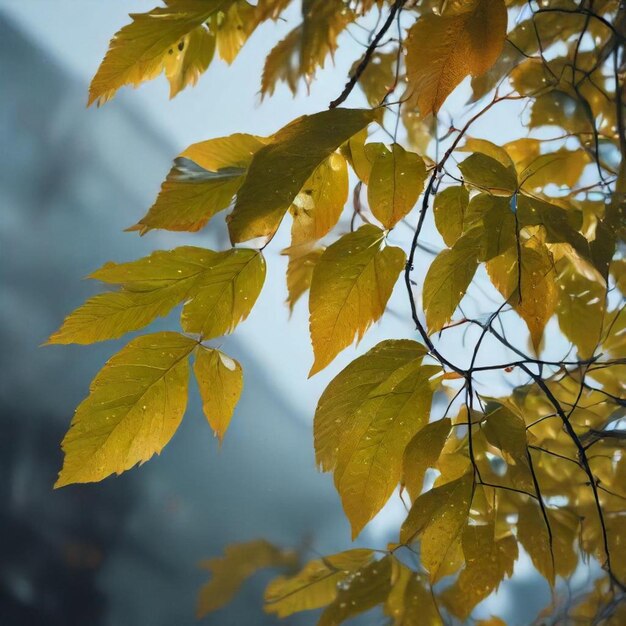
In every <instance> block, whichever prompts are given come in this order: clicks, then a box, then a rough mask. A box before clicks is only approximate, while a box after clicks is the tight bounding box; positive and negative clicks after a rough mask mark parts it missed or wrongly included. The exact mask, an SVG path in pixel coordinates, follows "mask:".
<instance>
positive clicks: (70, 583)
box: [0, 0, 588, 626]
mask: <svg viewBox="0 0 626 626" xmlns="http://www.w3.org/2000/svg"><path fill="white" fill-rule="evenodd" d="M152 4H153V3H151V2H147V1H146V0H106V1H104V0H0V146H1V149H2V167H0V202H1V211H0V255H1V258H0V271H1V283H2V284H1V292H0V293H1V308H0V316H1V318H0V346H1V349H0V360H1V370H2V371H1V376H0V402H1V404H0V408H1V417H0V426H1V435H0V555H1V556H0V625H2V626H18V625H19V626H35V625H46V626H56V625H59V626H61V625H62V626H74V625H76V626H78V625H81V626H84V625H86V624H88V625H89V626H186V625H191V624H194V623H196V621H195V617H194V611H195V599H196V594H197V591H198V588H199V586H200V585H201V583H202V582H203V581H204V580H205V576H206V574H205V573H204V572H202V571H201V570H199V569H198V567H197V564H198V562H199V561H200V560H202V559H206V558H208V557H212V556H216V555H218V554H220V553H221V552H222V550H223V548H224V546H225V545H226V544H228V543H230V542H234V541H248V540H251V539H255V538H259V537H264V538H267V539H269V540H272V541H274V542H277V543H279V544H281V545H284V546H294V547H297V546H301V545H304V544H306V545H309V546H311V549H312V553H313V554H315V552H316V551H319V552H321V553H329V552H332V551H339V550H343V549H346V548H347V547H349V537H350V534H349V529H348V525H347V523H346V521H345V519H344V516H343V513H342V510H341V505H340V502H339V498H338V496H337V494H336V493H335V491H334V489H333V486H332V479H331V477H330V476H328V475H322V474H319V473H318V472H317V470H316V467H315V462H314V456H313V445H312V431H311V422H312V414H313V409H314V406H315V403H316V401H317V398H318V396H319V394H320V393H321V391H322V390H323V388H324V386H325V385H326V384H327V383H328V381H329V380H330V379H331V377H332V376H333V375H335V374H336V373H337V372H338V371H339V370H340V369H341V368H342V367H343V366H344V365H345V364H346V363H347V362H348V361H349V360H351V359H352V358H354V356H355V354H356V353H357V352H356V351H355V350H353V349H349V350H347V351H346V352H345V353H344V354H343V355H342V356H341V357H340V358H338V359H337V361H336V362H335V363H334V364H333V365H332V366H331V367H329V368H328V370H327V371H325V372H323V373H321V374H320V375H318V376H316V377H315V378H314V379H312V380H307V372H308V370H309V368H310V365H311V362H312V354H311V350H310V346H309V343H308V337H307V332H308V325H307V310H306V303H305V302H300V303H298V305H297V307H296V310H295V311H294V314H293V315H292V316H291V317H290V315H289V311H288V308H287V307H286V305H285V304H284V301H285V298H286V287H285V284H284V270H285V266H286V264H285V259H284V257H281V256H280V250H281V248H282V247H284V246H286V245H287V244H288V242H287V240H286V237H287V234H286V233H282V234H281V235H279V236H278V237H277V239H276V240H275V242H273V244H272V246H271V247H270V248H269V249H268V250H267V255H266V257H267V261H268V281H267V283H266V285H265V288H264V290H263V293H262V296H261V298H260V299H259V301H258V303H257V305H256V308H255V310H254V311H253V314H252V315H251V316H250V318H249V319H248V320H247V321H246V322H245V323H244V324H242V325H241V326H240V327H239V328H238V330H237V332H236V334H235V336H234V337H229V338H227V339H225V340H224V341H223V345H224V346H225V348H226V350H227V351H228V353H229V354H232V355H233V356H234V357H236V358H237V359H238V360H240V361H241V363H242V365H243V366H244V372H245V381H246V384H245V389H244V393H243V398H242V401H241V403H240V405H239V407H238V408H237V411H236V414H235V417H234V420H233V423H232V426H231V430H230V431H229V433H228V434H227V436H226V439H225V442H224V444H223V446H222V448H221V449H219V447H218V444H217V441H216V440H214V439H213V437H212V434H211V431H210V428H209V426H208V424H207V423H206V421H205V419H204V417H203V416H202V413H201V406H200V402H199V399H198V394H197V392H196V390H195V389H194V388H193V387H192V391H191V399H190V403H189V407H188V411H187V414H186V416H185V419H184V420H183V424H182V427H181V428H180V430H179V431H178V432H177V434H176V435H175V436H174V438H173V440H172V441H171V443H170V444H169V445H168V446H167V447H166V449H165V450H164V452H163V454H162V455H161V456H160V457H157V458H154V459H153V460H151V461H150V462H149V463H147V464H146V465H145V466H143V467H142V468H141V469H135V470H132V471H130V472H127V473H126V474H124V475H123V476H121V477H119V478H110V479H107V480H105V481H104V482H103V483H101V484H96V485H86V486H71V487H67V488H64V489H62V490H59V491H53V489H52V485H53V483H54V480H55V477H56V473H57V471H58V470H59V468H60V464H61V461H62V456H61V452H60V446H59V443H60V441H61V439H62V436H63V434H64V433H65V431H66V429H67V427H68V425H69V422H70V419H71V415H72V413H73V410H74V407H75V406H76V405H77V404H78V403H79V402H80V401H81V399H82V398H83V397H84V396H85V395H86V393H87V390H88V384H89V381H90V380H91V378H92V377H93V376H94V374H95V373H96V372H97V370H98V369H99V368H100V367H101V365H102V364H103V362H104V361H105V359H106V358H107V357H108V356H109V355H111V354H112V353H113V352H115V351H116V350H117V349H118V348H119V347H120V345H121V344H120V343H118V342H105V343H103V344H97V345H94V346H90V347H71V346H70V347H46V348H42V347H40V344H42V343H43V342H44V341H45V339H46V338H47V336H48V335H49V334H50V333H51V332H52V331H53V330H55V329H56V328H57V327H58V325H59V324H60V322H61V321H62V319H63V317H64V315H65V314H67V313H68V312H69V311H70V310H71V309H73V308H74V307H76V306H78V305H79V304H80V303H81V302H82V301H83V300H84V299H85V297H87V296H88V295H90V294H92V293H95V292H96V291H97V289H98V286H97V285H96V284H90V281H84V280H81V279H82V278H83V277H84V276H85V275H87V274H88V273H89V272H90V271H92V270H94V269H95V268H97V267H99V266H100V265H101V264H103V263H104V262H106V261H109V260H114V261H127V260H132V259H135V258H138V257H139V256H143V255H145V254H146V253H148V252H150V251H151V250H154V249H160V248H171V247H174V246H176V245H180V244H183V243H190V244H194V245H206V246H208V247H215V248H225V247H226V246H227V245H228V244H227V239H226V234H225V231H224V229H223V226H221V225H220V223H219V222H220V220H219V219H216V220H215V224H211V225H210V226H209V227H208V228H207V229H205V230H204V231H203V232H202V233H200V234H194V235H176V234H172V233H165V232H152V233H150V234H149V235H147V236H146V237H144V238H139V237H138V236H137V235H136V234H131V233H124V232H123V229H124V228H126V227H128V226H129V225H131V224H133V223H134V222H136V221H137V219H138V218H140V217H141V216H142V215H143V214H144V213H145V211H146V210H147V208H148V207H149V206H150V204H151V203H152V201H153V199H154V197H155V196H156V194H157V192H158V189H159V186H160V183H161V181H162V180H163V179H164V178H165V175H166V174H167V172H168V170H169V167H170V163H171V160H172V159H173V157H174V156H176V154H177V153H178V152H179V151H181V150H182V149H183V148H185V147H186V146H187V145H189V144H190V143H193V142H195V141H199V140H202V139H208V138H212V137H218V136H223V135H228V134H231V133H233V132H251V133H257V134H270V133H271V132H273V131H275V130H276V129H277V128H279V127H280V126H282V125H284V124H285V123H287V122H288V121H290V120H291V119H293V118H294V117H296V116H297V115H301V114H303V113H310V112H315V111H319V110H321V109H324V108H326V106H327V103H328V102H329V100H331V99H332V98H334V97H336V95H337V94H338V93H339V91H340V90H341V88H342V86H343V83H344V81H345V77H346V75H347V73H348V70H349V68H350V65H351V64H352V62H353V61H354V59H355V58H358V56H359V55H360V54H361V49H360V48H359V45H358V43H357V42H356V41H354V40H353V39H351V37H350V36H348V35H345V36H344V37H343V38H342V39H341V44H342V45H341V47H340V50H339V53H338V54H337V56H336V58H335V62H334V64H333V63H330V62H329V63H328V64H327V67H326V69H324V70H323V71H321V72H320V73H319V75H318V79H317V81H316V82H315V83H314V85H313V87H312V89H311V93H310V94H307V93H306V90H305V89H302V90H301V93H300V94H299V95H298V96H297V97H296V98H293V97H292V95H291V93H289V92H288V90H287V89H285V88H283V87H279V88H278V90H277V93H276V94H275V96H274V97H273V98H272V99H270V100H266V101H265V102H261V101H260V98H259V95H258V91H259V83H260V80H259V79H260V74H261V70H262V62H263V58H264V55H265V53H266V52H267V51H268V49H269V48H270V47H271V45H272V43H273V42H275V41H277V40H278V38H280V37H281V36H282V35H283V34H284V33H286V32H287V31H288V30H289V29H290V28H291V27H292V26H293V24H294V23H295V22H296V20H297V8H296V10H294V11H292V12H291V14H288V15H287V17H288V18H289V19H288V21H287V22H285V23H282V22H279V23H277V24H269V25H264V26H263V27H262V28H260V29H258V31H257V32H256V33H255V34H254V35H253V37H252V39H251V40H250V41H249V43H248V44H247V45H246V46H245V47H244V49H243V51H242V53H241V54H240V55H239V57H238V58H237V60H236V61H235V63H234V64H233V66H232V67H228V66H226V65H225V64H224V63H222V62H220V61H217V60H216V61H214V63H213V65H212V66H211V68H210V69H209V71H208V72H207V74H206V75H204V76H203V77H202V78H201V79H200V82H199V85H198V86H197V87H196V88H193V89H191V88H190V89H187V90H185V91H184V92H183V93H181V94H180V95H179V96H178V97H177V98H176V99H175V100H173V101H170V100H169V99H168V87H167V83H166V81H165V79H159V80H156V81H153V82H151V83H148V84H145V85H143V86H142V87H141V88H140V89H138V90H137V91H133V90H130V89H123V90H122V91H121V92H120V94H119V95H118V97H117V98H116V99H115V100H113V101H112V102H109V103H108V104H106V105H105V106H104V107H102V108H100V109H97V108H91V109H86V107H85V104H86V100H87V85H88V82H89V79H90V77H91V76H92V75H93V73H94V72H95V70H96V68H97V66H98V64H99V62H100V60H101V58H102V56H103V55H104V53H105V51H106V48H107V45H108V41H109V39H110V37H111V35H112V34H113V33H114V32H115V31H116V30H118V29H119V28H120V27H121V26H122V25H123V24H125V23H126V22H127V20H128V18H127V14H128V13H129V12H132V11H145V10H148V9H150V8H151V7H152ZM359 98H360V96H359V95H358V94H356V93H355V95H354V96H353V99H352V101H351V102H352V103H354V104H355V105H358V104H359V103H360V102H362V101H360V100H359ZM502 111H503V112H502V118H501V119H500V120H496V122H495V126H494V119H493V117H491V118H490V120H489V127H484V128H483V130H486V131H487V135H484V136H490V134H491V136H492V138H493V136H494V134H495V135H497V136H496V138H495V139H496V140H501V141H506V140H507V139H510V138H513V137H514V136H515V131H514V129H513V130H512V129H511V120H517V119H518V115H519V111H516V110H514V109H509V110H507V109H506V107H505V108H504V109H503V110H502ZM477 126H478V128H477V133H478V134H480V132H481V129H480V125H477ZM507 133H508V134H511V133H512V135H511V136H510V137H509V136H507ZM479 136H480V135H479ZM283 230H284V229H283ZM405 234H406V233H405ZM398 291H399V290H398ZM405 312H406V303H405V301H404V300H403V297H402V294H401V293H400V294H399V293H395V294H394V296H393V298H392V301H391V304H390V314H389V315H387V316H385V319H384V320H383V321H382V322H381V323H380V324H378V325H377V326H376V327H375V329H373V330H372V331H371V332H370V333H369V334H368V336H367V337H366V339H365V340H364V341H363V343H362V346H361V347H360V349H359V352H361V351H363V350H364V349H366V348H369V347H370V346H371V345H374V344H375V343H377V342H378V341H380V340H381V339H383V338H387V337H394V336H395V337H398V336H406V337H411V336H413V331H412V329H411V326H410V324H409V323H408V320H407V316H406V315H405ZM174 324H175V319H173V318H171V319H169V320H164V321H160V322H158V323H156V324H155V325H154V328H156V329H160V328H174V327H175V326H174ZM403 514H404V509H403V508H402V505H401V503H400V500H399V499H397V498H394V499H393V501H392V502H391V503H390V504H389V505H388V506H387V507H386V508H385V510H384V511H383V512H382V513H381V515H380V516H379V517H378V518H377V519H376V520H375V521H374V522H372V523H371V524H370V525H369V526H368V527H367V529H366V531H365V532H364V533H363V535H362V537H361V538H360V539H359V543H360V544H361V545H369V546H379V547H382V546H384V545H385V543H386V541H387V540H391V539H393V535H392V530H393V529H394V528H397V527H398V524H399V523H400V521H401V519H402V516H403ZM528 562H529V561H528V558H527V557H526V556H525V555H522V558H521V560H520V563H519V564H518V567H517V574H518V575H517V576H516V580H515V582H513V583H509V584H506V585H505V586H504V587H503V588H502V589H501V591H500V592H499V593H498V594H496V595H495V596H494V597H493V598H491V599H490V600H489V601H488V602H486V603H485V604H484V605H483V606H482V608H481V609H480V611H479V612H478V614H480V615H484V616H488V615H489V614H491V613H497V614H499V615H501V616H505V617H507V616H508V618H509V619H510V623H511V624H519V625H523V624H528V623H529V622H530V621H531V619H532V618H533V617H534V615H535V614H536V612H537V611H538V610H539V609H540V608H542V607H543V606H545V605H546V604H547V603H548V601H549V593H548V590H547V587H546V585H545V584H544V583H542V582H541V581H540V580H539V579H538V578H537V576H536V575H535V574H534V573H533V572H532V571H531V568H530V567H529V566H528ZM584 575H585V576H586V575H588V572H587V573H586V574H584ZM263 582H264V577H263V576H261V577H260V578H259V579H258V581H257V582H251V583H249V584H246V585H245V586H244V588H243V590H242V593H241V595H240V596H238V598H237V599H236V601H235V602H234V603H233V604H232V605H231V606H229V607H227V608H226V609H224V610H222V611H220V612H218V613H216V614H214V615H212V616H210V617H208V618H207V619H206V620H205V623H209V624H216V625H220V626H230V625H233V626H235V625H237V626H240V625H242V626H247V625H250V626H263V625H265V624H275V623H278V622H277V621H276V620H275V619H274V618H272V617H270V616H267V615H264V614H263V612H262V609H261V600H260V598H261V595H262V584H263ZM288 623H289V624H312V623H314V616H312V615H305V616H303V617H301V618H296V617H294V618H291V619H290V620H288ZM362 623H363V624H371V623H374V624H379V623H380V624H382V623H383V618H382V616H380V617H379V616H374V617H372V616H370V617H368V618H366V619H365V620H363V621H362Z"/></svg>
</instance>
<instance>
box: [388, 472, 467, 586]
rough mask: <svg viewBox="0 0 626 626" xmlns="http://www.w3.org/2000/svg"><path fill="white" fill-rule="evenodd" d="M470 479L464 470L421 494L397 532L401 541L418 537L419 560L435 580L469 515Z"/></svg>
mask: <svg viewBox="0 0 626 626" xmlns="http://www.w3.org/2000/svg"><path fill="white" fill-rule="evenodd" d="M473 486H474V478H473V476H472V474H471V473H467V474H465V475H463V476H461V478H457V479H456V480H453V481H451V482H449V483H446V484H445V485H441V486H440V487H434V488H433V489H431V490H430V491H427V492H426V493H424V494H422V495H421V496H420V497H419V498H417V500H415V502H414V503H413V506H412V507H411V510H410V511H409V515H408V517H407V518H406V520H405V522H404V524H402V529H401V531H400V541H402V543H410V542H413V541H414V540H415V539H417V538H418V537H419V538H420V540H421V544H420V545H421V549H420V555H421V562H422V564H423V565H424V567H425V568H426V569H427V570H428V573H429V574H430V579H431V581H433V582H436V581H437V580H438V578H439V570H440V569H442V566H443V565H444V561H446V560H449V558H450V557H449V554H448V553H449V551H450V550H452V549H453V548H454V544H455V542H456V541H458V539H459V537H460V535H461V532H462V530H463V528H464V527H465V524H466V523H467V518H468V515H469V509H470V504H471V500H472V493H473Z"/></svg>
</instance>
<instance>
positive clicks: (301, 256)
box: [281, 244, 324, 311]
mask: <svg viewBox="0 0 626 626" xmlns="http://www.w3.org/2000/svg"><path fill="white" fill-rule="evenodd" d="M323 252H324V248H314V247H313V246H312V245H311V244H302V245H299V246H291V247H289V248H286V249H285V250H283V251H282V253H281V254H284V255H286V256H288V257H289V264H288V265H287V292H288V294H289V295H288V297H287V302H288V304H289V309H290V310H291V311H293V307H294V306H295V304H296V302H297V301H298V300H299V299H300V297H301V296H302V295H303V294H304V293H305V292H306V291H308V289H309V287H310V286H311V278H312V277H313V268H314V267H315V264H316V263H317V262H318V261H319V258H320V257H321V256H322V253H323Z"/></svg>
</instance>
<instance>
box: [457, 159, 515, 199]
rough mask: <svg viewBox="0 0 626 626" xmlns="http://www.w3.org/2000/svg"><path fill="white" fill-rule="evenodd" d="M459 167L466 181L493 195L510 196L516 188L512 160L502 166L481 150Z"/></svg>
mask: <svg viewBox="0 0 626 626" xmlns="http://www.w3.org/2000/svg"><path fill="white" fill-rule="evenodd" d="M459 169H460V170H461V173H462V174H463V179H464V180H465V182H466V183H469V184H471V185H475V186H476V187H478V188H479V189H481V190H483V191H490V192H491V193H492V194H494V195H501V196H510V195H512V194H513V193H514V192H515V191H516V189H517V173H516V172H515V167H514V165H513V163H512V162H511V163H510V164H509V165H508V166H504V165H502V163H501V162H500V161H496V159H494V158H492V157H490V156H487V155H486V154H483V153H482V152H475V153H474V154H472V155H470V156H469V157H467V159H465V161H463V162H462V163H461V164H459Z"/></svg>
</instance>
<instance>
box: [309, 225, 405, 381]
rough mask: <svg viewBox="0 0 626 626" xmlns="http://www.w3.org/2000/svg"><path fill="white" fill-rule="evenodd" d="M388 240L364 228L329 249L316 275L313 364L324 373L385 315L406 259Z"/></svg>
mask: <svg viewBox="0 0 626 626" xmlns="http://www.w3.org/2000/svg"><path fill="white" fill-rule="evenodd" d="M384 237H385V234H384V233H383V231H382V230H380V229H379V228H376V227H375V226H371V225H369V224H366V225H364V226H361V228H359V229H358V230H357V231H355V232H353V233H348V234H347V235H344V236H343V237H341V239H339V240H338V241H336V242H335V243H334V244H332V245H331V246H329V247H328V248H326V250H325V251H324V253H323V254H322V256H321V257H320V259H319V261H318V262H317V264H316V265H315V268H314V269H313V278H312V281H311V295H310V298H309V311H310V330H311V342H312V344H313V352H314V354H315V362H314V363H313V367H312V368H311V372H310V375H311V376H312V375H313V374H315V373H317V372H319V371H320V370H321V369H323V368H324V367H326V366H327V365H328V364H329V363H330V362H331V361H332V360H333V359H334V358H335V357H336V356H337V354H339V352H341V350H343V349H344V348H345V347H347V346H349V345H350V344H351V343H352V342H353V341H354V338H355V337H356V338H357V340H360V339H361V338H362V337H363V335H364V334H365V332H366V331H367V329H368V328H369V327H370V325H371V324H372V323H374V322H375V321H377V320H378V319H379V318H380V317H381V316H382V314H383V313H384V311H385V306H386V305H387V301H388V300H389V297H390V296H391V292H392V291H393V288H394V285H395V283H396V281H397V280H398V275H399V274H400V272H401V271H402V268H403V267H404V263H405V261H406V257H405V254H404V252H403V251H402V250H401V249H400V248H395V247H392V246H388V245H384Z"/></svg>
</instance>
